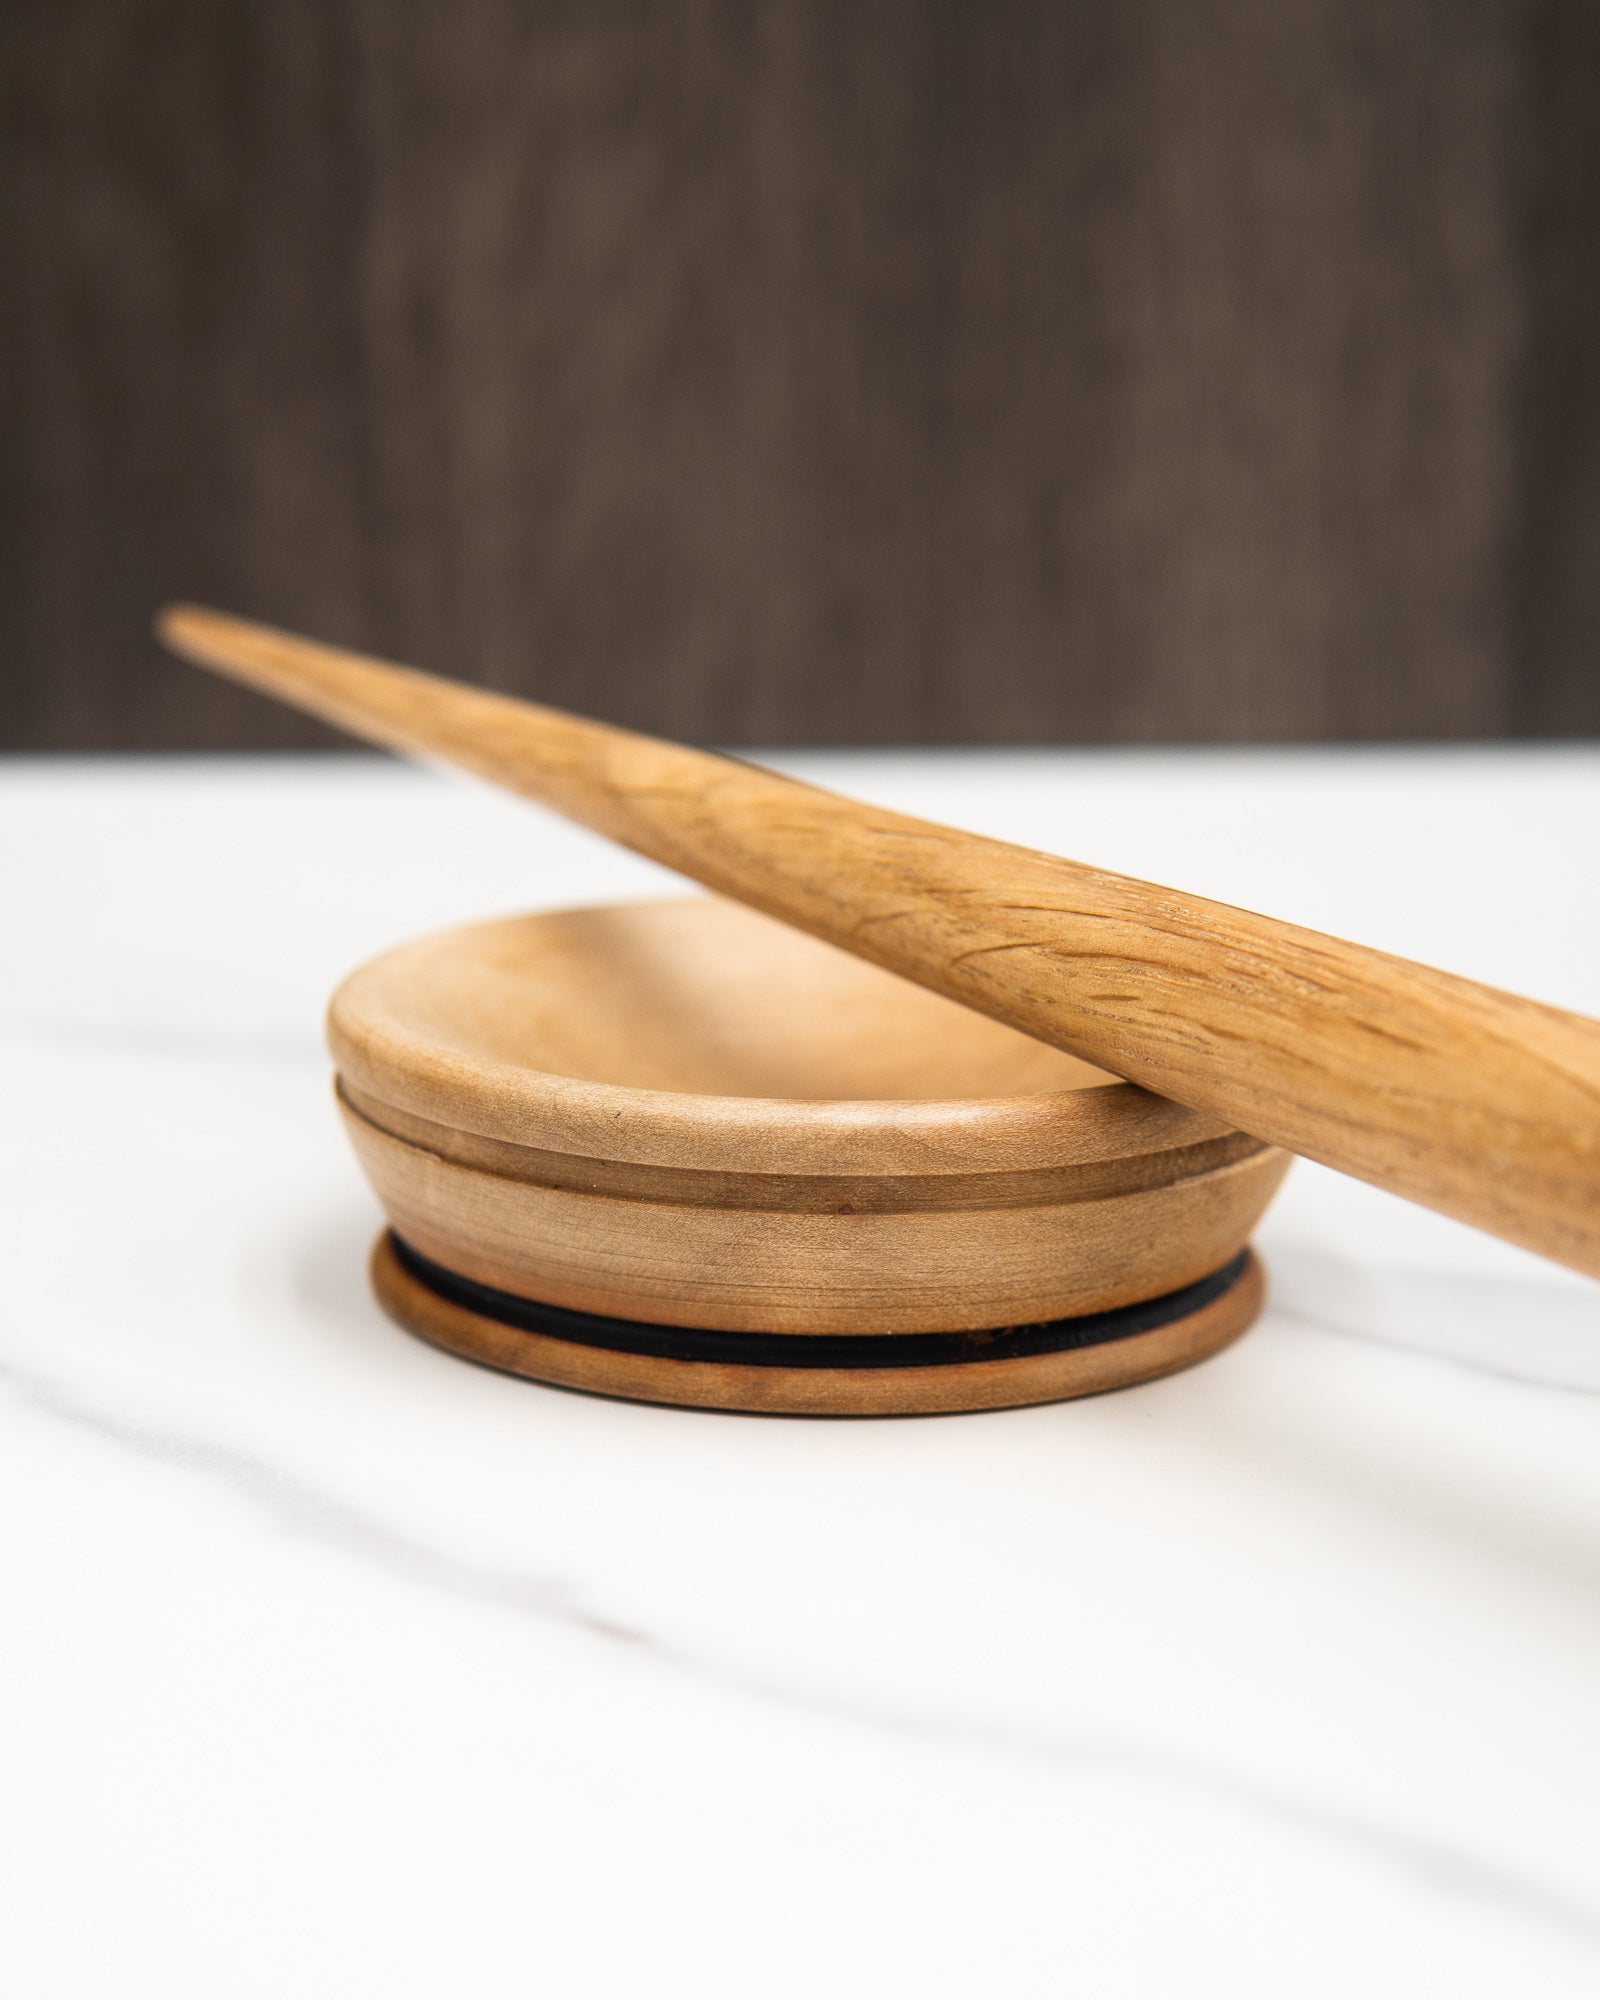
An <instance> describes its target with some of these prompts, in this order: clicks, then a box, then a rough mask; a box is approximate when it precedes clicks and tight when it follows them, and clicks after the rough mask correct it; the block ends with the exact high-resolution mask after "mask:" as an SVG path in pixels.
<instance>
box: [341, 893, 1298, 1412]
mask: <svg viewBox="0 0 1600 2000" xmlns="http://www.w3.org/2000/svg"><path fill="white" fill-rule="evenodd" d="M329 1042H330V1046H331V1048H332V1051H333V1055H334V1060H335V1062H336V1063H337V1066H338V1093H339V1102H340V1106H341V1109H342V1111H343V1114H344V1118H345V1121H346V1123H347V1125H348V1127H349V1131H350V1135H351V1138H352V1140H353V1141H354V1144H355V1148H356V1151H357V1153H358V1155H359V1156H360V1160H361V1164H362V1166H363V1168H364V1169H365V1171H366V1173H367V1176H368V1178H369V1179H370V1181H371V1183H372V1185H373V1188H374V1189H375V1190H376V1192H377V1195H378V1198H379V1200H380V1202H381V1203H382V1205H383V1208H384V1210H385V1212H386V1214H387V1216H388V1219H389V1225H390V1226H389V1229H388V1230H387V1231H386V1232H385V1233H384V1235H383V1236H382V1237H381V1238H380V1240H379V1244H378V1247H377V1250H376V1252H375V1254H374V1260H373V1278H374V1283H375V1286H376V1288H377V1291H378V1295H379V1297H380V1299H381V1300H382V1302H383V1304H384V1306H385V1307H386V1309H387V1310H388V1311H389V1312H390V1313H391V1314H392V1315H393V1316H394V1317H395V1318H397V1319H398V1320H399V1321H400V1322H401V1323H402V1324H404V1325H405V1326H408V1327H410V1328H411V1329H413V1330H414V1331H416V1332H418V1333H421V1334H423V1335H425V1336H427V1337H428V1338H429V1339H431V1340H434V1341H437V1342H439V1343H441V1344H442V1345H444V1346H446V1347H450V1348H452V1349H454V1350H456V1351H457V1352H459V1353H463V1354H467V1355H470V1356H472V1357H473V1358H474V1359H477V1360H480V1361H485V1362H489V1363H492V1364H493V1365H495V1366H497V1367H501V1368H505V1369H509V1370H512V1371H514V1372H516V1373H519V1374H523V1375H529V1376H533V1377H535V1378H538V1379H540V1380H544V1381H549V1382H556V1383H561V1384H564V1385H567V1386H570V1387H575V1388H582V1389H591V1390H598V1391H602V1392H605V1393H609V1394H614V1395H622V1396H631V1397H639V1398H643V1399H646V1400H650V1401H658V1402H674V1403H686V1404H696V1405H700V1406H709V1407H716V1408H727V1409H741V1410H763V1411H784V1412H790V1413H806V1414H825V1413H833V1414H866V1413H889V1412H904V1413H909V1412H917V1411H934V1410H952V1409H973V1408H994V1407H999V1406H1003V1405H1007V1404H1015V1403H1028V1402H1039V1401H1046V1400H1050V1399H1053V1398H1056V1397H1060V1396H1070V1395H1079V1394H1084V1393H1086V1392H1089V1391H1092V1390H1099V1389H1105V1388H1113V1387H1118V1386H1121V1385H1122V1384H1125V1383H1128V1382H1134V1381H1140V1380H1143V1379H1146V1378H1148V1377H1150V1376H1153V1375H1158V1374H1163V1373H1166V1372H1167V1371H1168V1370H1170V1369H1173V1368H1177V1367H1182V1366H1184V1365H1186V1364H1187V1363H1189V1362H1192V1361H1195V1360H1198V1359H1200V1358H1201V1357H1202V1356H1204V1355H1206V1354H1209V1353H1211V1352H1213V1351H1214V1350H1215V1349H1217V1348H1218V1347H1220V1346H1222V1345H1224V1344H1225V1343H1226V1342H1227V1341H1229V1340H1231V1339H1233V1338H1234V1337H1235V1336H1236V1335H1237V1334H1239V1333H1240V1332H1242V1331H1243V1329H1244V1328H1245V1327H1246V1326H1247V1325H1248V1324H1249V1323H1250V1321H1251V1320H1252V1319H1253V1318H1254V1317H1255V1314H1256V1312H1257V1310H1258V1309H1259V1304H1260V1298H1261V1280H1260V1273H1259V1270H1258V1268H1257V1266H1256V1263H1255V1260H1254V1258H1253V1256H1252V1255H1251V1254H1250V1252H1249V1251H1248V1249H1247V1247H1246V1246H1247V1242H1248V1238H1249V1234H1250V1231H1251V1229H1252V1228H1253V1226H1254V1225H1255V1222H1256V1219H1257V1218H1258V1217H1259V1215H1260V1214H1261V1212H1262V1210H1263V1209H1264V1208H1265V1206H1266V1204H1267V1202H1268V1201H1269V1200H1270V1199H1271V1196H1272V1194H1273V1192H1274V1190H1275V1189H1276V1187H1277V1185H1278V1183H1279V1181H1280V1180H1281V1179H1282V1177H1283V1174H1284V1171H1285V1168H1286V1166H1287V1157H1286V1155H1284V1154H1283V1153H1281V1152H1279V1151H1277V1150H1276V1149H1274V1148H1272V1147H1269V1146H1266V1145H1263V1144H1262V1143H1261V1142H1260V1141H1258V1140H1255V1139H1250V1138H1246V1137H1245V1136H1244V1135H1242V1134H1241V1133H1238V1132H1235V1131H1232V1130H1230V1129H1229V1128H1228V1127H1226V1126H1224V1125H1222V1124H1221V1123H1219V1122H1218V1121H1217V1120H1216V1119H1214V1118H1211V1117H1209V1116H1206V1115H1205V1114H1203V1113H1200V1112H1196V1111H1191V1110H1186V1109H1184V1108H1183V1107H1182V1106H1180V1105H1177V1104H1173V1103H1169V1102H1167V1101H1166V1100H1165V1099H1162V1098H1158V1097H1154V1096H1152V1095H1150V1094H1149V1093H1148V1092H1146V1091H1144V1090H1141V1089H1138V1088H1136V1087H1135V1086H1134V1085H1132V1084H1129V1083H1123V1082H1120V1081H1118V1080H1117V1079H1115V1078H1113V1077H1109V1076H1107V1075H1106V1074H1105V1073H1104V1072H1102V1071H1100V1070H1096V1069H1093V1068H1091V1067H1090V1066H1089V1065H1088V1064H1086V1063H1082V1062H1079V1061H1077V1060H1076V1059H1075V1058H1074V1057H1072V1056H1069V1055H1065V1054H1062V1053H1061V1052H1059V1051H1057V1050H1054V1049H1051V1048H1048V1047H1046V1046H1045V1045H1044V1044H1043V1043H1042V1042H1036V1041H1033V1040H1031V1039H1030V1038H1029V1037H1027V1036H1025V1035H1022V1034H1019V1033H1018V1032H1016V1031H1015V1030H1014V1029H1011V1028H1008V1027H1004V1026H1001V1025H1000V1024H999V1023H997V1022H994V1021H990V1020H987V1019H985V1018H984V1017H983V1016H982V1015H979V1014H976V1013H973V1012H970V1011H969V1010H968V1009H966V1008H963V1007H959V1006H956V1005H955V1004H953V1003H952V1002H950V1001H948V1000H944V999H942V998H940V997H939V996H938V995H936V994H933V993H930V992H928V991H926V990H925V989H923V988H921V987H918V986H913V985H911V984H909V983H908V982H907V981H905V980H902V979H899V978H897V977H895V976H894V975H893V974H891V973H887V972H882V971H879V970H878V969H877V968H876V967H874V966H871V965H868V964H866V963H864V962H863V961H862V960H860V959H856V958H853V957H850V956H847V955H846V954H845V953H843V952H841V951H838V950H836V949H835V948H834V947H832V946H831V945H826V944H819V943H817V942H815V941H814V940H813V939H811V938H808V937H806V936H804V935H803V934H801V933H800V932H798V931H795V930H791V929H789V928H787V927H786V926H784V925H782V924H779V923H775V922H773V921H771V920H769V919H768V918H765V917H762V916H758V915H756V914H754V913H753V912H751V911H749V910H747V909H743V908H741V907H739V906H737V905H735V904H732V903H725V902H721V901H717V900H714V899H711V898H703V897H697V898H694V899H691V900H686V901H681V902H658V903H636V904H623V905H618V906H612V907H606V908H598V909H584V910H564V911H559V912H556V913H553V914H545V915H537V916H525V917H515V918H511V919H509V920H506V921H504V922H498V923H488V924H477V925H473V926H471V927H469V928H467V929H463V930H456V931H450V932H446V933H444V934H442V935H440V936H436V937H429V938H424V939H422V940H420V941H419V942H417V943H413V944H407V945H402V946H401V947H400V948H399V949H397V950H395V951H391V952H388V953H386V954H385V955H384V956H383V957H381V958H379V959H376V960H374V961H373V962H372V963H370V964H368V965H366V966H363V967H362V968H361V969H360V970H359V971H357V972H355V973H353V974H352V975H351V977H350V978H349V979H347V980H346V981H345V983H344V984H343V985H342V986H341V987H340V989H339V991H338V992H337V994H336V995H335V996H334V1000H333V1003H332V1007H331V1010H330V1014H329Z"/></svg>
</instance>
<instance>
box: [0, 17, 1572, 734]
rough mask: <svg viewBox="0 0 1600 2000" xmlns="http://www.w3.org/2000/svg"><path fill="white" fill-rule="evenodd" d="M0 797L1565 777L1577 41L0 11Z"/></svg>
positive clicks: (1566, 20)
mask: <svg viewBox="0 0 1600 2000" xmlns="http://www.w3.org/2000/svg"><path fill="white" fill-rule="evenodd" d="M0 75H3V84H4V91H5V138H4V148H3V158H0V169H3V171H0V272H3V273H4V287H5V293H6V304H5V307H4V310H3V314H0V341H3V344H4V352H3V354H0V399H3V406H4V414H3V423H4V435H3V450H0V743H4V744H6V745H8V746H10V747H13V748H29V749H32V748H39V749H46V748H48V749H76V748H81V747H122V746H126V747H138V748H158V747H182V746H197V747H198V746H228V745H239V746H247V745H249V746H259V745H272V744H292V743H303V742H311V741H315V740H318V739H317V736H316V733H315V732H314V731H313V730H312V729H311V727H310V726H309V725H305V724H302V723H300V722H299V721H298V720H297V719H295V718H293V717H291V716H289V715H287V714H284V713H282V712H279V711H277V710H275V709H273V708H271V707H269V706H268V705H267V704H265V703H263V702H260V701H257V700H256V699H254V698H253V697H250V696H248V695H245V694H243V693H239V692H236V691H233V690H230V689H228V688H226V687H223V686H221V685H212V684H210V683H209V682H208V681H206V680H205V679H203V678H202V677H201V676H198V675H196V674H194V673H192V672H191V671H189V670H187V669H182V668H179V667H177V666H175V665H172V664H169V663H167V662H165V661H164V660H163V659H162V657H161V656H160V655H159V654H158V653H157V652H156V651H155V649H154V647H153V646H152V645H151V643H150V642H149V640H148V638H147V636H146V635H147V628H148V621H149V617H150V613H151V611H152V609H153V607H154V606H155V605H156V604H157V603H158V602H159V601H160V600H162V599H163V598H166V597H168V596H171V595H178V594H182V595H187V596H192V597H198V598H201V599H206V600H210V601H213V602H216V603H219V604H222V605H226V606H229V607H232V608H235V609H239V610H242V611H245V612H249V613H253V614H255V615H258V616H261V617H265V618H269V619H272V620H274V621H276V622H278V623H281V624H286V625H289V626H292V627H298V628H302V629H305V630H309V631H313V632H316V633H318V634H321V635H324V636H327V637H331V638H334V639H338V640H343V641H346V642H351V643H354V644H358V645H361V646H365V647H368V648H371V649H374V650H377V651H381V652H387V653H390V654H392V655H395V656H398V657H401V658H404V659H409V660H412V661H415V662H418V663H422V664H426V665H430V666H433V667H435V668H438V669H441V670H443V671H446V672H450V673H454V674H459V675H463V676H469V677H475V678H481V679H483V680H486V681H489V682H491V683H493V684H494V685H496V686H500V687H505V688H512V689H518V690H523V691H526V692H529V693H532V694H536V695H538V696H539V697H541V698H543V699H546V700H550V701H554V702H557V703H560V704H564V705H567V706H571V707H576V708H579V709H582V710H586V711H589V712H591V713H595V714H599V715H604V716H608V717H611V718H615V719H618V720H622V721H625V722H628V723H631V724H634V725H636V726H640V727H644V728H649V729H656V730H661V731H666V732H668V733H671V734H674V735H681V736H685V737H688V738H691V739H697V740H703V741H713V742H722V743H779V742H797V743H798V742H823V743H833V742H837V743H844V742H891V741H910V742H939V741H968V742H985V743H987V742H1041V741H1042V742H1079V741H1157V742H1159V741H1204V740H1275V739H1304V738H1324V737H1331V738H1375V737H1463V736H1466V737H1476V736H1485V737H1494V736H1521V735H1546V734H1552V735H1560V734H1573V733H1580V732H1593V731H1596V730H1600V386H1597V355H1600V234H1597V231H1600V6H1597V5H1595V4H1593V0H1037V3H1036V4H1034V3H1032V0H981V4H980V0H970V4H965V5H963V4H954V0H945V3H944V4H935V0H812V4H805V3H804V0H771V4H765V5H762V4H743V5H738V4H712V0H659V4H639V5H625V4H619V0H565V4H563V3H562V0H451V4H449V5H447V6H441V5H438V4H433V0H429V3H428V4H424V3H423V0H7V4H6V7H5V9H4V12H3V18H0Z"/></svg>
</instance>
